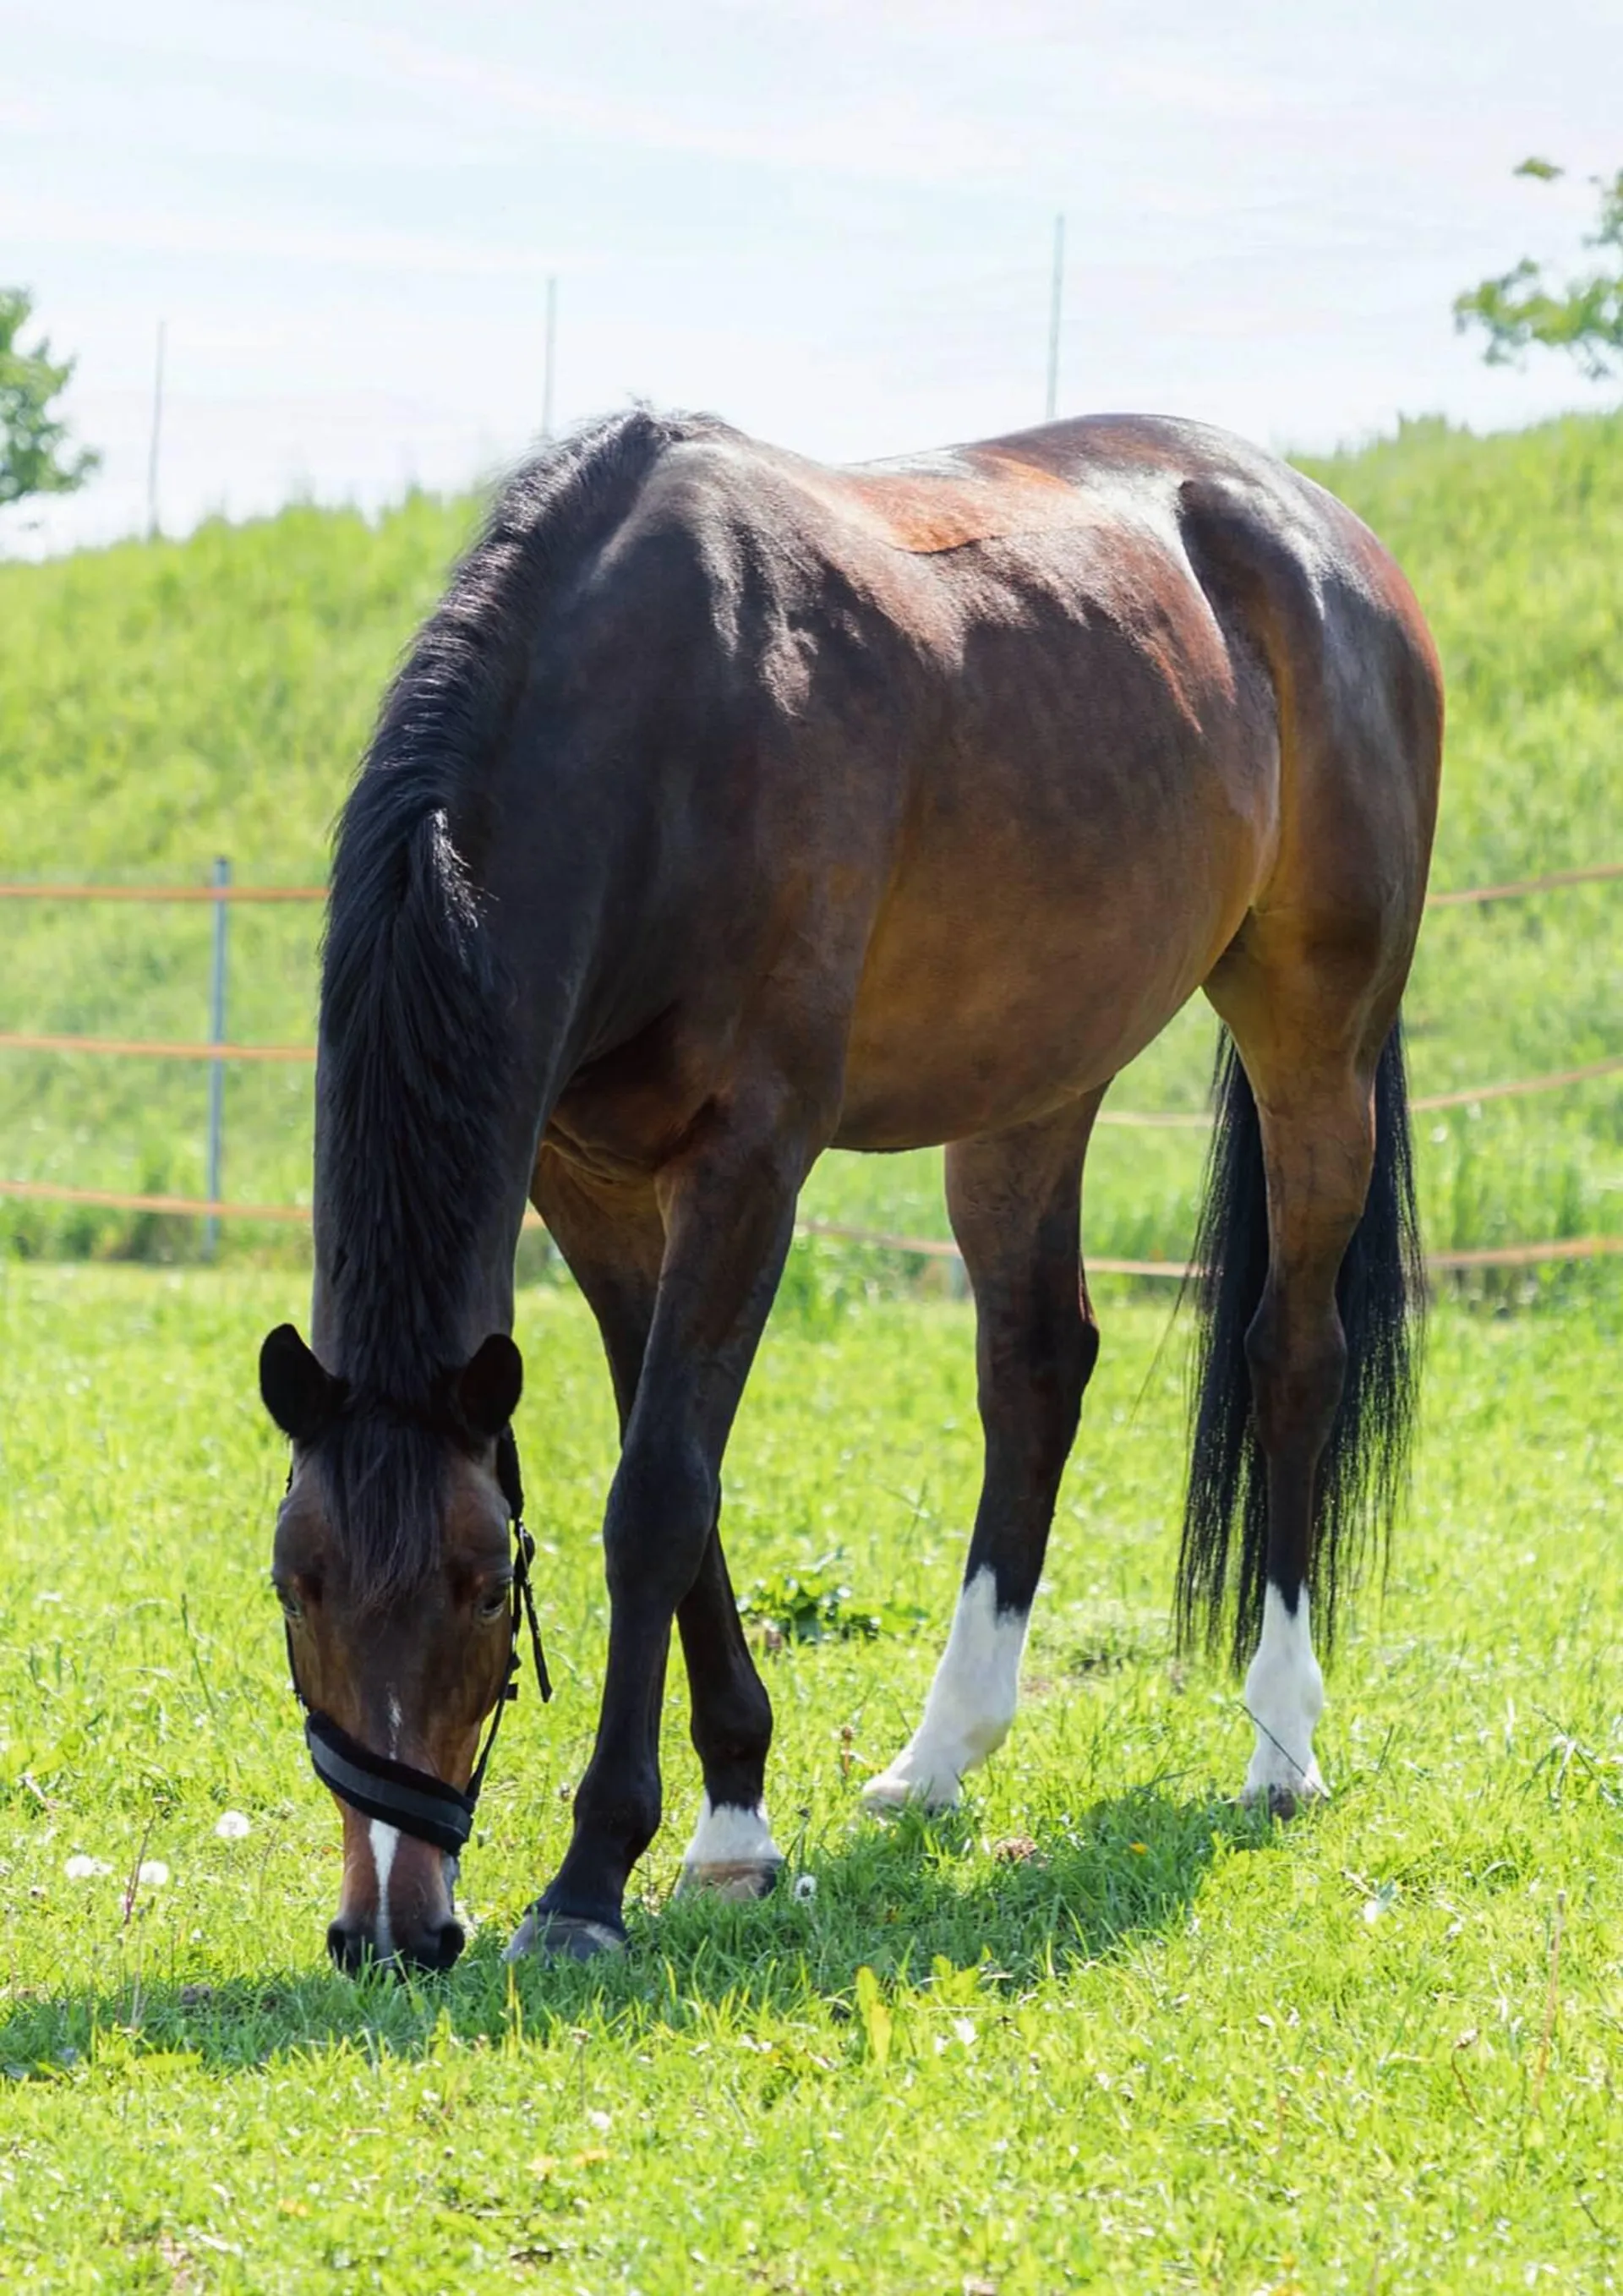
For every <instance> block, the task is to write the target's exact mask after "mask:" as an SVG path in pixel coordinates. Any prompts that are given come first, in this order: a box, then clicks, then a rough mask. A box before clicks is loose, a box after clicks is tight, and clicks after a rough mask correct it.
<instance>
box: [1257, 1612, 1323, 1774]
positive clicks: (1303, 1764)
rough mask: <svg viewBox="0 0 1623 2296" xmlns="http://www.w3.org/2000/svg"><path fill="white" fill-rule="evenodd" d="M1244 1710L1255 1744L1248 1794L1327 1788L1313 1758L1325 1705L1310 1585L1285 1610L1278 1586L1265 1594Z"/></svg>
mask: <svg viewBox="0 0 1623 2296" xmlns="http://www.w3.org/2000/svg"><path fill="white" fill-rule="evenodd" d="M1245 1710H1246V1712H1247V1713H1248V1714H1249V1715H1250V1718H1251V1719H1252V1721H1253V1722H1254V1723H1255V1724H1256V1726H1257V1746H1256V1751H1255V1752H1254V1753H1253V1754H1252V1756H1251V1760H1250V1768H1249V1769H1248V1770H1247V1771H1246V1774H1245V1799H1246V1800H1247V1801H1260V1800H1263V1799H1264V1798H1265V1797H1267V1796H1271V1795H1275V1794H1277V1795H1280V1796H1282V1797H1283V1796H1290V1797H1291V1798H1292V1799H1294V1800H1297V1801H1312V1800H1316V1798H1317V1797H1318V1796H1320V1795H1322V1794H1323V1793H1324V1779H1323V1778H1322V1777H1321V1776H1320V1775H1319V1766H1318V1764H1317V1762H1316V1760H1315V1759H1314V1754H1313V1732H1314V1726H1315V1725H1316V1723H1317V1721H1318V1718H1319V1716H1320V1715H1321V1714H1322V1713H1323V1712H1324V1676H1323V1675H1322V1674H1321V1673H1320V1671H1319V1662H1318V1661H1317V1659H1316V1658H1315V1656H1314V1655H1313V1636H1312V1632H1311V1630H1310V1628H1309V1626H1308V1622H1307V1588H1306V1587H1303V1588H1302V1590H1301V1592H1300V1593H1299V1595H1298V1596H1297V1599H1296V1609H1295V1611H1287V1610H1286V1608H1285V1603H1284V1597H1283V1595H1281V1593H1280V1591H1279V1589H1278V1587H1274V1586H1270V1587H1268V1589H1267V1591H1266V1594H1265V1595H1264V1596H1263V1605H1262V1638H1261V1640H1260V1641H1259V1642H1258V1645H1257V1655H1256V1657H1255V1658H1254V1659H1253V1660H1252V1661H1251V1664H1250V1671H1249V1672H1248V1674H1247V1675H1246V1677H1245Z"/></svg>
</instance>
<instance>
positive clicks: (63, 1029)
mask: <svg viewBox="0 0 1623 2296" xmlns="http://www.w3.org/2000/svg"><path fill="white" fill-rule="evenodd" d="M1310 467H1311V468H1312V470H1313V472H1314V475H1316V477H1318V478H1320V479H1322V480H1324V482H1325V483H1326V484H1328V485H1329V486H1330V487H1332V488H1333V489H1334V490H1335V491H1336V492H1338V493H1340V495H1342V496H1344V498H1345V499H1346V500H1347V501H1348V502H1349V503H1350V504H1352V506H1353V507H1354V508H1355V509H1356V510H1357V511H1359V512H1361V513H1362V514H1363V515H1364V516H1365V517H1366V518H1367V519H1368V520H1369V521H1370V522H1371V523H1372V524H1373V526H1374V528H1375V529H1376V530H1377V532H1379V533H1380V534H1381V536H1382V537H1383V538H1384V539H1385V540H1386V541H1387V542H1388V543H1389V545H1390V546H1391V548H1392V549H1393V550H1394V551H1395V552H1396V553H1397V554H1398V558H1399V559H1400V561H1401V562H1402V563H1403V564H1404V565H1405V567H1406V569H1407V570H1408V572H1409V574H1410V577H1411V578H1412V579H1413V581H1414V585H1415V587H1416V589H1417V591H1418V593H1419V594H1420V597H1421V601H1422V604H1423V605H1424V607H1425V609H1426V611H1427V613H1428V615H1429V616H1430V620H1431V624H1432V627H1433V628H1434V630H1435V632H1436V635H1437V637H1438V640H1439V645H1440V647H1441V651H1442V654H1443V660H1444V667H1445V671H1446V675H1447V682H1448V689H1449V697H1450V725H1449V736H1448V757H1447V775H1446V784H1445V800H1444V808H1443V819H1442V825H1441V832H1440V837H1439V850H1438V857H1437V865H1436V870H1435V875H1434V881H1435V882H1436V883H1437V884H1438V885H1439V886H1457V885H1467V884H1482V883H1486V882H1494V881H1504V880H1505V879H1509V878H1516V877H1521V876H1524V875H1527V874H1529V873H1537V872H1542V871H1548V870H1556V869H1562V868H1567V867H1574V866H1581V865H1584V864H1586V863H1591V862H1595V861H1612V860H1623V767H1620V765H1619V758H1623V415H1611V416H1593V417H1582V416H1574V417H1571V418H1569V419H1567V420H1565V421H1563V422H1555V423H1550V424H1546V425H1545V426H1543V427H1542V428H1540V429H1537V430H1530V431H1526V432H1521V433H1515V434H1507V435H1504V436H1498V437H1489V438H1474V437H1471V436H1470V435H1469V434H1465V433H1461V432H1455V431H1450V430H1447V429H1446V428H1445V427H1444V426H1443V425H1442V424H1440V423H1436V422H1422V423H1412V424H1408V425H1406V426H1405V427H1404V428H1403V429H1402V430H1400V431H1399V432H1398V435H1397V436H1396V437H1394V438H1391V439H1384V440H1381V441H1380V442H1378V443H1376V444H1374V445H1373V446H1371V447H1367V448H1365V449H1364V450H1362V451H1360V452H1357V453H1352V454H1348V455H1342V456H1340V457H1337V458H1335V459H1334V460H1332V461H1329V462H1324V463H1314V464H1312V465H1311V466H1310ZM475 507H476V506H475V505H474V504H471V503H468V502H454V503H440V502H436V501H432V500H430V499H427V498H425V497H422V496H415V497H414V498H412V499H411V500H410V501H408V502H406V504H403V505H402V506H401V507H399V508H398V509H397V510H395V511H393V512H390V513H389V515H388V516H387V517H385V518H383V519H381V521H378V522H376V523H375V524H373V523H368V522H367V521H365V520H363V519H362V518H360V517H358V516H357V515H355V514H353V513H348V512H340V511H320V510H316V509H313V508H296V509H293V510H290V511H288V512H285V513H284V514H283V516H282V517H280V518H278V519H275V520H271V521H263V522H261V523H258V524H255V525H250V526H245V527H240V528H228V527H225V526H223V525H217V526H211V527H206V528H204V529H202V530H201V531H200V532H199V533H197V534H196V535H194V536H193V537H192V538H191V539H190V540H188V541H186V542H184V543H167V542H160V543H156V544H152V543H144V542H140V543H135V542H132V543H128V544H124V545H119V546H118V547H117V548H114V549H111V550H105V551H100V552H91V553H81V554H80V555H78V556H76V557H73V558H70V559H67V560H64V561H61V562H57V563H53V564H47V565H44V566H9V567H0V846H3V848H4V874H5V875H6V876H7V877H13V876H15V877H29V876H45V877H50V878H55V879H58V880H78V879H86V878H88V879H98V878H99V879H108V880H116V881H132V880H136V881H138V880H145V881H149V882H151V881H173V880H176V879H178V880H181V881H186V882H194V883H195V882H201V881H202V880H203V879H204V878H205V877H206V875H207V873H208V869H209V861H210V858H211V857H212V856H213V855H214V854H215V853H217V852H223V853H226V854H229V855H230V856H231V857H233V859H234V863H235V865H236V870H237V873H238V875H239V877H240V878H243V879H249V880H258V881H262V882H274V881H283V882H286V881H305V882H318V881H320V880H321V879H322V877H323V876H324V873H325V859H326V840H327V832H328V829H329V826H330V824H331V822H332V817H333V816H334V814H335V813H336V811H337V809H338V807H339V805H340V801H341V799H342V796H343V793H344V791H345V789H346V787H347V785H348V778H349V775H350V772H351V770H352V768H353V766H354V764H355V761H356V759H357V757H358V756H359V754H360V751H361V749H362V746H363V744H364V742H365V736H366V732H367V728H368V726H369V723H370V720H371V717H372V713H373V709H374V707H375V704H376V701H377V698H378V694H379V693H380V691H381V686H382V683H383V681H384V679H385V677H386V676H387V675H388V672H389V668H390V665H391V664H392V662H393V661H394V660H396V658H397V657H398V653H399V652H400V650H401V648H402V647H403V646H404V645H405V644H406V641H407V639H408V637H409V635H410V634H411V631H412V629H413V628H414V625H415V623H416V621H417V620H418V619H419V618H420V617H421V616H422V613H423V612H425V611H427V609H428V608H429V606H430V604H431V603H432V602H433V599H434V597H435V595H436V594H437V592H438V590H439V586H440V584H441V582H442V579H443V576H444V572H445V569H446V566H447V562H448V560H449V558H450V557H451V555H452V553H454V551H455V549H456V548H457V547H458V546H459V545H460V544H461V543H462V542H463V540H464V539H465V538H466V537H467V535H468V533H469V531H470V530H471V522H472V520H473V516H474V512H475ZM1620 920H1623V889H1619V887H1618V886H1617V885H1615V884H1613V885H1599V886H1589V887H1579V888H1576V889H1573V890H1569V891H1564V892H1561V893H1556V894H1552V895H1549V896H1546V897H1545V898H1541V899H1538V900H1536V901H1526V902H1512V903H1506V904H1504V906H1497V907H1493V908H1488V909H1483V910H1476V911H1472V910H1458V909H1456V910H1447V911H1440V912H1437V913H1434V914H1433V915H1432V917H1431V918H1430V922H1428V925H1427V927H1426V931H1425V933H1424V935H1423V937H1422V945H1421V951H1420V956H1419V961H1418V964H1417V968H1416V972H1415V975H1414V982H1413V984H1412V988H1411V992H1410V996H1409V1000H1408V1023H1409V1029H1410V1037H1411V1052H1412V1070H1413V1077H1414V1087H1415V1089H1416V1091H1418V1092H1420V1093H1422V1094H1423V1093H1428V1092H1444V1091H1449V1090H1453V1089H1457V1088H1461V1087H1468V1086H1471V1085H1473V1084H1478V1083H1486V1082H1491V1081H1495V1080H1498V1079H1502V1078H1516V1077H1526V1076H1531V1075H1537V1074H1540V1073H1545V1072H1548V1071H1550V1070H1560V1069H1566V1068H1570V1067H1578V1066H1580V1065H1582V1064H1585V1063H1586V1062H1594V1061H1596V1060H1600V1059H1602V1058H1603V1057H1605V1056H1607V1055H1609V1054H1616V1053H1618V1052H1619V1051H1623V1040H1620V1039H1619V1031H1618V1015H1619V1011H1623V931H1619V921H1620ZM231 930H232V946H233V955H232V981H231V1005H230V1012H231V1028H232V1031H233V1034H234V1036H236V1037H238V1038H239V1039H242V1040H246V1041H248V1042H256V1041H257V1042H260V1043H279V1044H290V1043H301V1042H302V1043H307V1042H308V1041H309V1040H310V1037H311V1036H312V1034H313V1029H314V1009H313V1008H314V996H315V976H314V965H313V961H312V960H313V954H314V948H315V942H316V933H317V931H318V930H319V912H318V911H317V910H316V909H315V908H305V909H291V910H288V909H281V910H268V911H267V910H258V911H255V910H249V909H239V910H237V911H236V912H235V913H234V916H233V919H232V929H231ZM208 947H209V918H208V915H207V913H206V912H205V911H202V910H199V909H187V910H163V909H152V908H146V907H128V906H119V907H100V908H98V907H94V906H75V907H62V908H60V909H59V908H54V907H52V906H47V905H44V904H33V903H30V904H26V905H24V904H17V903H12V904H0V1029H9V1030H15V1031H24V1030H28V1031H35V1032H39V1033H51V1034H75V1033H77V1034H99V1035H113V1036H125V1037H136V1038H166V1039H176V1038H178V1039H196V1038H199V1037H201V1036H202V1035H203V1034H204V1033H205V1023H206V1015H207V1002H208ZM1077 994H1078V996H1086V994H1087V984H1086V982H1085V981H1079V982H1078V984H1077ZM1211 1043H1212V1027H1211V1022H1210V1020H1209V1015H1208V1014H1207V1013H1206V1011H1205V1008H1204V1006H1203V1005H1201V1003H1200V1002H1199V1000H1197V1002H1196V1004H1195V1005H1193V1006H1192V1007H1191V1008H1190V1010H1189V1012H1188V1013H1185V1014H1184V1015H1183V1016H1182V1018H1181V1019H1180V1020H1179V1021H1178V1022H1177V1023H1176V1025H1175V1026H1174V1027H1173V1029H1170V1030H1169V1031H1168V1034H1167V1035H1166V1036H1165V1037H1163V1038H1162V1039H1161V1041H1160V1043H1159V1044H1158V1045H1156V1046H1152V1048H1151V1050H1150V1051H1149V1052H1148V1053H1147V1054H1145V1055H1144V1056H1143V1059H1142V1060H1141V1061H1139V1062H1137V1063H1136V1064H1135V1067H1134V1069H1133V1070H1131V1071H1130V1072H1129V1073H1128V1074H1127V1076H1125V1077H1124V1078H1122V1079H1121V1081H1120V1083H1119V1085H1118V1087H1116V1090H1115V1093H1114V1095H1112V1097H1113V1099H1114V1101H1115V1102H1116V1103H1118V1104H1119V1105H1125V1106H1127V1107H1136V1108H1148V1109H1183V1110H1194V1109H1196V1108H1198V1107H1199V1106H1200V1105H1201V1102H1202V1098H1203V1095H1204V1092H1205V1088H1206V1084H1207V1079H1208V1076H1209V1068H1210V1053H1211ZM204 1107H205V1085H204V1078H203V1072H202V1071H201V1070H199V1069H195V1068H181V1067H177V1066H174V1065H165V1064H161V1063H157V1062H143V1061H119V1062H114V1061H111V1060H105V1059H98V1058H92V1057H89V1056H85V1055H78V1054H75V1055H68V1056H61V1055H57V1054H50V1055H45V1054H39V1055H27V1054H17V1053H14V1052H5V1053H3V1054H0V1175H4V1176H5V1177H12V1178H19V1179H27V1178H34V1179H43V1180H50V1181H54V1182H57V1183H59V1184H67V1185H79V1186H86V1187H102V1188H111V1189H119V1190H123V1191H128V1192H135V1193H160V1194H161V1193H172V1194H181V1195H192V1196H195V1195H198V1194H200V1193H201V1192H202V1178H203V1136H204ZM308 1108H309V1071H308V1070H307V1069H302V1068H287V1069H270V1068H266V1069H254V1070H249V1069H239V1070H234V1071H232V1072H231V1074H230V1076H229V1080H228V1083H227V1087H226V1115H227V1148H226V1190H227V1193H228V1194H229V1195H231V1196H232V1197H234V1199H235V1200H236V1201H239V1202H250V1203H253V1202H258V1203H276V1202H291V1201H301V1200H307V1195H308V1189H309V1120H308ZM1420 1146H1421V1155H1420V1179H1421V1188H1422V1207H1423V1210H1424V1214H1425V1219H1426V1227H1427V1233H1428V1236H1429V1240H1430V1242H1431V1243H1432V1245H1433V1246H1434V1247H1436V1248H1439V1249H1442V1248H1446V1247H1448V1246H1455V1247H1470V1246H1474V1245H1481V1244H1496V1243H1503V1242H1510V1241H1514V1240H1518V1239H1544V1238H1546V1237H1549V1236H1561V1235H1576V1234H1590V1233H1605V1232H1610V1233H1619V1232H1623V1078H1617V1077H1613V1078H1609V1079H1606V1080H1603V1081H1601V1082H1596V1083H1590V1084H1586V1085H1583V1086H1579V1087H1573V1088H1570V1089H1569V1090H1566V1091H1563V1092H1562V1093H1561V1094H1559V1095H1551V1096H1549V1097H1545V1098H1540V1099H1536V1100H1529V1101H1522V1102H1515V1101H1511V1102H1503V1101H1500V1102H1496V1101H1488V1102H1484V1103H1479V1104H1475V1105H1472V1106H1467V1107H1463V1108H1459V1109H1455V1110H1452V1111H1447V1112H1439V1113H1438V1114H1437V1115H1435V1116H1433V1117H1431V1118H1429V1119H1427V1120H1426V1121H1425V1122H1424V1123H1423V1125H1422V1128H1421V1133H1420ZM1201 1149H1202V1142H1201V1136H1200V1134H1199V1133H1198V1132H1169V1133H1144V1132H1123V1131H1102V1133H1101V1134H1100V1136H1099V1137H1098V1139H1097V1141H1096V1143H1095V1145H1094V1153H1093V1156H1092V1159H1091V1160H1090V1169H1089V1182H1088V1234H1089V1242H1090V1244H1091V1246H1092V1248H1093V1249H1094V1251H1097V1252H1102V1253H1110V1254H1120V1255H1125V1256H1128V1257H1135V1258H1142V1257H1162V1258H1166V1259H1182V1258H1183V1256H1184V1253H1185V1252H1186V1251H1187V1249H1188V1246H1189V1241H1190V1236H1191V1234H1192V1232H1193V1209H1194V1199H1195V1192H1196V1186H1197V1181H1198V1175H1199V1170H1200V1162H1201ZM808 1209H809V1210H814V1211H817V1212H821V1213H822V1214H823V1215H824V1217H827V1218H844V1219H847V1220H855V1221H859V1222H862V1223H865V1224H866V1225H868V1226H879V1227H886V1228H890V1229H896V1230H901V1231H902V1232H905V1233H908V1234H919V1233H923V1234H944V1233H945V1217H944V1213H943V1211H942V1208H941V1201H940V1168H939V1157H938V1156H937V1155H935V1154H934V1153H933V1152H931V1153H921V1154H919V1155H916V1156H912V1157H906V1158H899V1159H886V1160H882V1161H871V1162H859V1161H857V1160H850V1159H840V1160H831V1161H830V1162H829V1163H828V1164H827V1165H826V1166H825V1167H824V1169H821V1170H820V1171H819V1172H818V1173H817V1174H816V1176H815V1177H814V1180H813V1183H812V1187H811V1191H810V1193H809V1196H808ZM8 1243H9V1245H10V1247H11V1248H12V1250H13V1251H20V1252H24V1253H28V1254H29V1255H32V1256H36V1257H53V1256H62V1255H65V1254H69V1255H79V1256H87V1257H108V1256H120V1257H136V1258H142V1259H166V1258H168V1259H175V1258H185V1257H188V1256H191V1255H192V1254H193V1253H194V1251H195V1249H196V1237H195V1234H194V1232H193V1229H192V1228H190V1227H189V1226H186V1225H185V1224H184V1223H175V1222H165V1221H164V1220H162V1219H160V1218H159V1219H155V1218H152V1216H150V1215H142V1214H138V1213H137V1214H131V1213H124V1212H117V1211H102V1210H86V1209H80V1208H73V1209H57V1208H53V1207H50V1206H46V1205H37V1204H29V1205H20V1204H7V1203H5V1202H4V1201H0V1245H4V1244H8ZM224 1248H225V1252H226V1253H227V1254H228V1255H229V1256H234V1257H235V1258H238V1259H261V1260H263V1259H266V1258H283V1259H291V1258H297V1257H298V1256H299V1255H300V1254H301V1253H302V1252H303V1251H305V1250H306V1246H305V1244H304V1242H303V1239H302V1238H301V1237H299V1236H298V1235H296V1234H289V1233H288V1232H287V1231H285V1230H280V1231H279V1230H270V1229H258V1230H255V1229H253V1228H251V1227H248V1228H234V1229H233V1230H232V1231H231V1232H230V1234H229V1235H228V1236H227V1237H226V1239H225V1246H224ZM1517 1280H1518V1282H1520V1281H1521V1279H1517ZM1541 1280H1542V1281H1547V1282H1550V1283H1560V1284H1561V1285H1562V1286H1563V1287H1564V1288H1567V1289H1570V1288H1572V1284H1573V1282H1574V1279H1573V1278H1571V1277H1570V1276H1565V1277H1560V1278H1556V1277H1550V1278H1548V1279H1539V1278H1537V1277H1535V1278H1530V1279H1528V1283H1529V1285H1531V1286H1537V1283H1539V1282H1540V1281H1541ZM1577 1280H1578V1283H1579V1287H1580V1288H1581V1286H1582V1283H1583V1279H1581V1278H1580V1279H1577Z"/></svg>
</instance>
